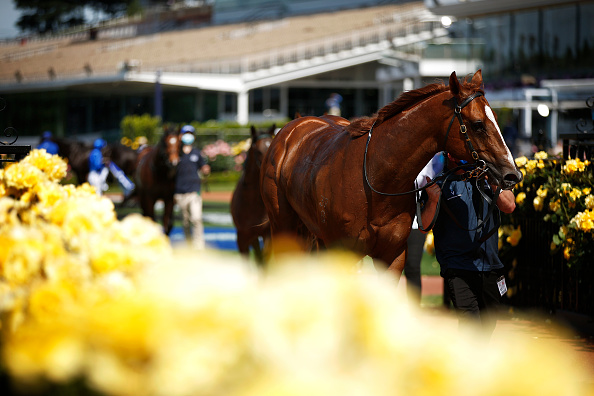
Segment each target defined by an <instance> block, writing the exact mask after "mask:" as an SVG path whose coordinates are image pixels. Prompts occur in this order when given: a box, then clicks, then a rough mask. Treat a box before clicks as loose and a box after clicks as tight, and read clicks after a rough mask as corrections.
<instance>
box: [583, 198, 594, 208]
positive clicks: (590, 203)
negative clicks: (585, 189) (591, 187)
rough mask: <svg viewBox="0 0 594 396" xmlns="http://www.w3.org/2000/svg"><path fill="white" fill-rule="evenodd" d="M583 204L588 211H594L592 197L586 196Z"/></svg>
mask: <svg viewBox="0 0 594 396" xmlns="http://www.w3.org/2000/svg"><path fill="white" fill-rule="evenodd" d="M584 203H585V204H586V207H587V208H588V209H594V195H588V196H587V197H586V198H585V199H584Z"/></svg>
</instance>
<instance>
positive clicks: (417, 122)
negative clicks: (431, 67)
mask: <svg viewBox="0 0 594 396" xmlns="http://www.w3.org/2000/svg"><path fill="white" fill-rule="evenodd" d="M443 100H444V93H440V94H437V95H435V96H433V97H431V98H429V99H427V100H425V101H424V102H422V103H420V104H418V105H416V106H415V107H414V108H411V109H409V110H406V111H404V112H402V113H400V114H397V115H395V116H394V117H392V118H390V119H388V120H386V121H384V122H382V123H381V124H380V125H379V126H377V127H375V128H374V131H373V132H372V137H371V141H370V142H369V149H368V153H367V173H368V178H369V180H374V181H375V183H374V182H372V185H373V187H374V188H376V189H378V190H381V187H382V186H383V187H384V191H386V192H388V191H389V192H395V191H394V189H395V188H396V189H397V190H398V191H407V190H410V189H411V186H412V183H413V182H414V180H415V179H416V178H417V175H418V174H419V172H420V171H421V170H422V169H423V167H424V166H425V165H426V164H427V163H428V162H429V161H430V160H431V158H433V156H434V155H435V154H436V153H437V152H438V151H439V150H441V149H442V148H441V146H442V144H443V139H444V137H445V128H447V125H445V124H447V122H449V118H451V116H452V115H453V112H452V114H451V115H448V114H445V112H444V113H443V115H441V114H440V113H436V112H435V109H442V108H443V109H445V108H446V107H445V106H443V105H442V104H441V103H442V101H443Z"/></svg>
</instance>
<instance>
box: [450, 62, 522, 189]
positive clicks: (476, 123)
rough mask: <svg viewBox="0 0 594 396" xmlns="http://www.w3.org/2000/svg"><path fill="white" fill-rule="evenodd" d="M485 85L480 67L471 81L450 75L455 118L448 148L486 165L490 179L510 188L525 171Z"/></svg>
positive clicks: (463, 156)
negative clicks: (493, 107)
mask: <svg viewBox="0 0 594 396" xmlns="http://www.w3.org/2000/svg"><path fill="white" fill-rule="evenodd" d="M482 85H483V78H482V74H481V70H478V71H477V72H476V73H475V74H474V75H473V76H472V79H471V80H470V82H468V81H467V79H465V80H464V81H463V82H460V81H459V80H458V78H457V77H456V72H453V73H452V74H451V75H450V81H449V89H450V92H451V94H452V95H453V97H452V98H451V99H450V100H448V101H447V105H448V106H449V107H451V109H452V118H451V119H450V120H449V126H448V130H447V132H446V138H445V139H446V141H445V146H446V150H447V151H448V152H450V153H451V154H452V155H453V156H455V157H457V158H460V159H463V160H466V161H469V162H471V163H472V162H474V163H475V164H476V165H478V166H482V167H484V168H485V171H486V172H487V175H488V177H489V180H490V182H492V183H494V184H497V185H499V186H500V187H501V188H502V189H510V188H512V187H513V186H514V185H515V184H517V183H519V182H521V181H522V173H521V172H520V171H519V170H518V168H517V167H516V164H515V161H514V158H513V156H512V154H511V151H510V150H509V148H508V147H507V145H506V144H505V140H504V139H503V135H502V133H501V130H500V129H499V125H498V124H497V116H496V115H495V113H494V112H493V110H491V107H490V106H489V102H487V99H485V96H484V92H483V90H482ZM450 129H451V130H450ZM457 130H459V131H460V132H459V133H458V132H457ZM448 137H449V139H448Z"/></svg>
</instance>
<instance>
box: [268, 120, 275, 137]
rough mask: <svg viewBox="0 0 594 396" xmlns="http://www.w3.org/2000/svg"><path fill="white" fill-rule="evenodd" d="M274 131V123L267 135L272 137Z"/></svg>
mask: <svg viewBox="0 0 594 396" xmlns="http://www.w3.org/2000/svg"><path fill="white" fill-rule="evenodd" d="M274 131H276V123H275V124H272V126H271V127H270V129H269V130H268V134H269V135H272V136H274Z"/></svg>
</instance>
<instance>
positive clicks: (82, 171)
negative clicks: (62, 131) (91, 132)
mask: <svg viewBox="0 0 594 396" xmlns="http://www.w3.org/2000/svg"><path fill="white" fill-rule="evenodd" d="M53 140H54V141H55V142H56V144H57V145H58V148H59V152H58V155H59V156H60V157H62V158H65V159H67V160H68V165H69V166H70V171H71V172H73V173H74V174H75V175H76V180H77V183H78V184H82V183H84V182H86V181H87V175H88V174H89V155H90V154H91V150H93V145H92V144H89V143H84V142H81V141H78V140H74V139H68V138H62V137H54V138H53Z"/></svg>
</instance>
